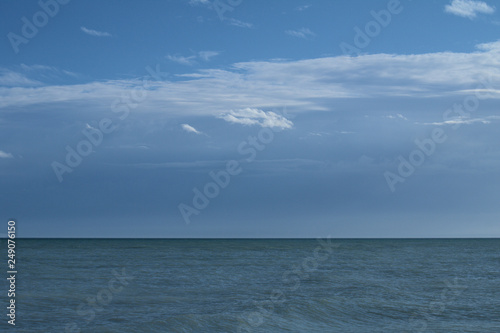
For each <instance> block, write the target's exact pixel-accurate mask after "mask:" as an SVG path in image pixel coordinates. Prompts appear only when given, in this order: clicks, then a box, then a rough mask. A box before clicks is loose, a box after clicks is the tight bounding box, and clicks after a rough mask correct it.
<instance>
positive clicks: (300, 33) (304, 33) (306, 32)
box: [285, 28, 316, 39]
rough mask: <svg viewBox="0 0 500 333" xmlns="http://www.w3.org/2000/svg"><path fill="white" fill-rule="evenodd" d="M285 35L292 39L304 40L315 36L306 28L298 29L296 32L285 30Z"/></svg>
mask: <svg viewBox="0 0 500 333" xmlns="http://www.w3.org/2000/svg"><path fill="white" fill-rule="evenodd" d="M285 33H286V34H287V35H290V36H293V37H297V38H304V39H306V38H308V37H314V36H316V34H315V33H314V32H312V31H311V30H310V29H308V28H300V29H297V30H286V31H285Z"/></svg>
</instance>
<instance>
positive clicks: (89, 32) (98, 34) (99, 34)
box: [80, 26, 112, 37]
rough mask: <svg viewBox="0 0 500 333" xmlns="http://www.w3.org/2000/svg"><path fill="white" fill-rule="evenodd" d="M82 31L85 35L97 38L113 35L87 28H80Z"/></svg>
mask: <svg viewBox="0 0 500 333" xmlns="http://www.w3.org/2000/svg"><path fill="white" fill-rule="evenodd" d="M80 30H82V31H83V32H84V33H86V34H87V35H90V36H96V37H112V35H111V34H110V33H109V32H103V31H97V30H93V29H88V28H86V27H83V26H82V27H80Z"/></svg>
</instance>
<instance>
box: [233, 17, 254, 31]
mask: <svg viewBox="0 0 500 333" xmlns="http://www.w3.org/2000/svg"><path fill="white" fill-rule="evenodd" d="M228 22H229V24H230V25H234V26H235V27H240V28H248V29H250V28H253V24H252V23H248V22H243V21H240V20H237V19H234V18H231V19H229V20H228Z"/></svg>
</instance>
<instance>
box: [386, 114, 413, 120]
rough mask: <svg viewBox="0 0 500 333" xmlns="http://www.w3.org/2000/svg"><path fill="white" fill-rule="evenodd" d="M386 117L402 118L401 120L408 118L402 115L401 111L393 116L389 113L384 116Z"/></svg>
mask: <svg viewBox="0 0 500 333" xmlns="http://www.w3.org/2000/svg"><path fill="white" fill-rule="evenodd" d="M386 118H389V119H403V120H408V118H406V117H405V116H403V115H402V114H401V113H398V114H396V115H395V116H394V115H392V114H390V115H388V116H386Z"/></svg>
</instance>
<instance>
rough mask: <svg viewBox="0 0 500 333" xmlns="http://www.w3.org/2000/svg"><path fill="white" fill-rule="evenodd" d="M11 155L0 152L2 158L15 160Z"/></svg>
mask: <svg viewBox="0 0 500 333" xmlns="http://www.w3.org/2000/svg"><path fill="white" fill-rule="evenodd" d="M13 157H14V156H12V154H11V153H6V152H4V151H3V150H0V158H13Z"/></svg>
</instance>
